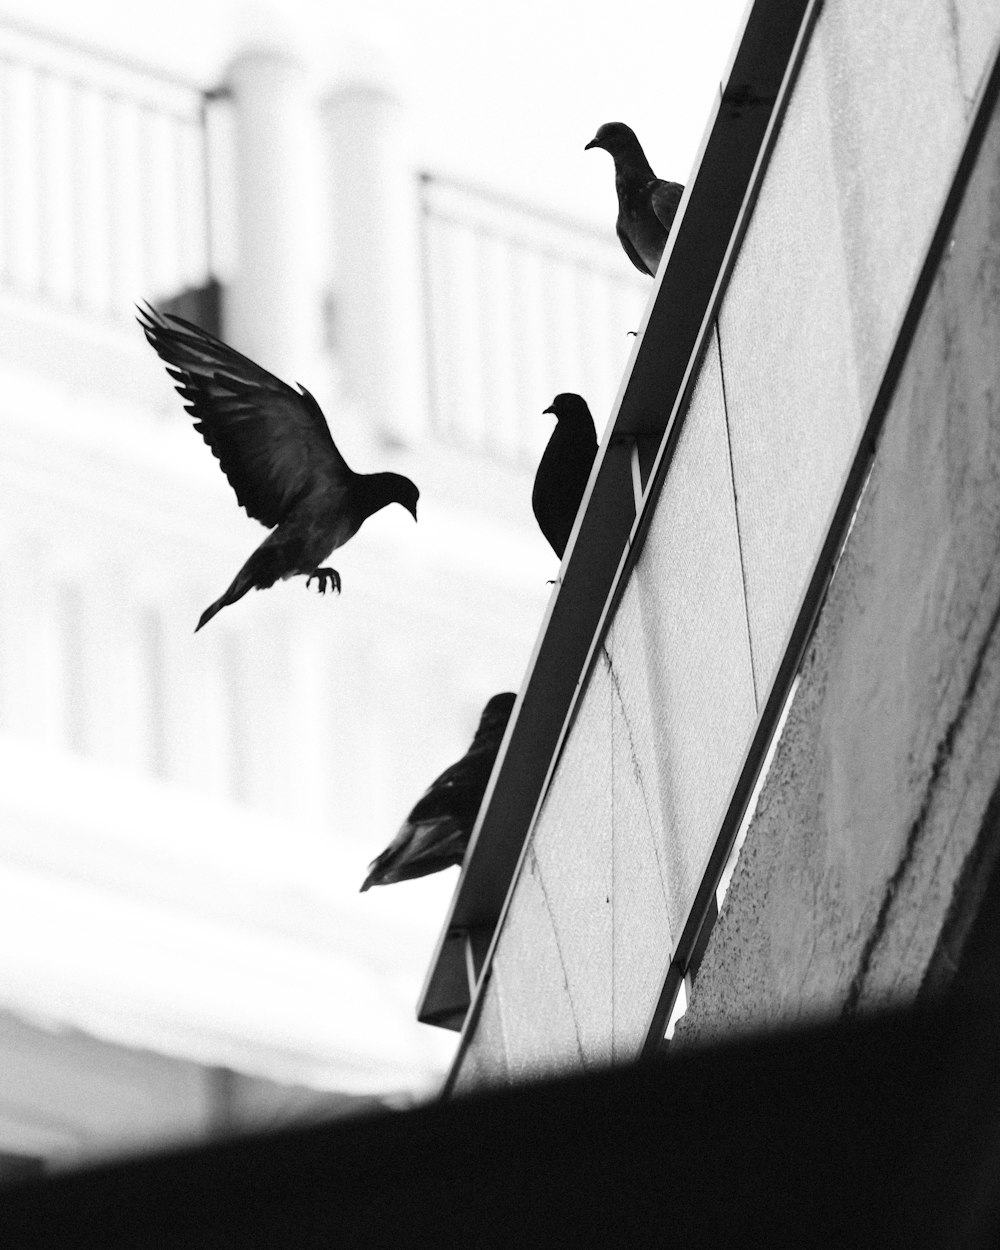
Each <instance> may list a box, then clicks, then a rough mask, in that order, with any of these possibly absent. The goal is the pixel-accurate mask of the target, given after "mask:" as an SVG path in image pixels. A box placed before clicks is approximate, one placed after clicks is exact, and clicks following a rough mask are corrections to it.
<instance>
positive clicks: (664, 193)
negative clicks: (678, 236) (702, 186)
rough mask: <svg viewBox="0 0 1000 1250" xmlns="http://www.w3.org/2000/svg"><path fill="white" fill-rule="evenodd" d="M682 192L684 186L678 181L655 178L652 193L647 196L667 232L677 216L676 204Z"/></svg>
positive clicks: (678, 202)
mask: <svg viewBox="0 0 1000 1250" xmlns="http://www.w3.org/2000/svg"><path fill="white" fill-rule="evenodd" d="M683 194H684V188H683V187H682V186H681V184H680V183H679V182H667V181H666V180H665V179H664V178H657V180H656V185H655V186H654V187H653V193H652V195H651V196H650V197H649V202H650V205H651V206H652V209H653V212H654V213H655V214H656V216H657V218H658V219H659V222H660V224H661V225H662V226H663V228H664V230H666V231H667V232H668V233H669V232H670V227H671V226H672V225H673V221H674V218H675V217H676V216H677V206H678V205H679V204H680V202H681V196H682V195H683Z"/></svg>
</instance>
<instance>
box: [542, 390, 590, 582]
mask: <svg viewBox="0 0 1000 1250" xmlns="http://www.w3.org/2000/svg"><path fill="white" fill-rule="evenodd" d="M545 411H546V412H551V413H552V414H553V416H554V417H555V419H556V428H555V429H554V430H553V431H552V436H551V437H550V439H549V442H548V446H547V447H546V448H545V450H544V451H543V452H542V458H541V460H539V462H538V469H537V470H536V472H535V485H534V489H533V490H532V492H531V510H532V511H533V512H534V514H535V520H536V521H537V522H538V526H539V529H541V531H542V533H543V534H544V535H545V537H546V538H547V539H548V541H549V545H550V546H551V548H552V550H553V551H554V552H555V553H556V555H557V556H558V557H559V559H560V560H561V559H562V558H563V553H564V552H565V550H566V544H567V543H568V542H569V536H570V534H571V533H572V531H573V522H574V521H575V520H576V514H577V512H579V510H580V501H581V500H582V499H583V492H584V491H585V490H586V489H587V481H588V480H589V478H590V470H591V469H592V468H593V465H594V457H595V456H596V455H597V433H596V431H595V430H594V418H593V417H592V416H591V415H590V409H589V408H588V407H587V404H586V401H585V400H584V399H582V398H581V397H580V396H579V395H572V394H564V395H557V396H556V397H555V399H554V400H553V401H552V403H551V404H550V405H549V406H548V408H546V409H545Z"/></svg>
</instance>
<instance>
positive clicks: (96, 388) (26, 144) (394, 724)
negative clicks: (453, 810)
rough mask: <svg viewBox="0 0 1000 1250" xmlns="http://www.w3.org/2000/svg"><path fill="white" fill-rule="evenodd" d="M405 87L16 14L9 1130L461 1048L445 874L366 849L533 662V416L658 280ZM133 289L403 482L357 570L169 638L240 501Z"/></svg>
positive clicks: (8, 81)
mask: <svg viewBox="0 0 1000 1250" xmlns="http://www.w3.org/2000/svg"><path fill="white" fill-rule="evenodd" d="M406 124H407V117H406V113H405V109H404V106H403V104H402V103H401V101H400V100H399V99H398V98H397V96H396V95H395V94H394V92H393V90H392V88H391V86H387V85H386V83H384V82H373V81H364V80H361V81H353V80H352V81H348V80H342V81H339V82H337V83H333V84H330V83H327V84H323V86H322V89H317V85H316V83H315V80H314V79H313V78H311V77H310V75H309V73H308V72H307V71H306V69H305V67H304V66H303V65H302V64H301V63H300V62H299V61H298V60H297V59H296V57H295V56H294V55H292V54H290V53H289V52H288V51H286V50H274V49H269V48H266V47H256V48H251V49H247V50H243V51H242V52H241V53H240V54H239V55H237V56H235V58H234V60H233V61H232V63H231V65H230V67H229V69H228V72H227V73H226V74H225V76H224V86H223V88H222V90H221V91H219V92H213V93H211V96H210V97H206V96H204V95H203V94H202V91H201V90H200V89H199V87H198V86H196V85H192V84H187V83H178V82H175V81H168V80H165V79H163V78H161V77H158V76H157V75H156V74H154V73H149V72H146V71H145V70H140V69H137V68H135V67H126V66H123V65H121V64H119V63H115V62H112V61H109V60H106V59H104V58H102V57H101V56H100V55H96V54H94V53H92V52H88V51H86V50H82V49H78V48H75V47H70V46H67V45H62V44H58V43H54V42H52V41H50V40H43V39H41V38H37V37H35V36H33V35H31V34H29V33H27V32H24V31H20V30H16V29H9V28H4V29H2V31H0V438H2V444H3V455H2V456H0V934H2V936H0V1159H2V1157H3V1156H6V1158H7V1160H8V1163H9V1164H10V1166H11V1167H13V1166H15V1165H16V1163H17V1161H18V1160H28V1161H30V1160H44V1161H47V1160H53V1159H57V1158H58V1159H74V1158H79V1157H81V1156H83V1155H89V1154H93V1153H96V1152H101V1151H106V1150H114V1149H121V1148H123V1147H124V1146H134V1145H136V1144H138V1143H148V1142H155V1141H159V1140H163V1139H164V1138H165V1137H167V1136H177V1135H180V1136H191V1135H198V1134H202V1133H204V1132H208V1131H216V1130H219V1129H221V1130H223V1131H224V1130H226V1129H227V1128H234V1127H238V1126H239V1125H240V1124H245V1123H253V1124H259V1123H264V1122H270V1121H272V1120H274V1119H275V1118H279V1119H280V1118H281V1117H283V1116H284V1117H286V1118H287V1117H288V1116H294V1115H299V1114H302V1113H305V1112H306V1111H308V1112H310V1113H317V1112H318V1113H321V1114H322V1113H327V1112H329V1111H333V1110H336V1109H338V1108H340V1107H341V1106H342V1105H344V1104H345V1103H347V1102H349V1101H350V1099H349V1096H351V1095H357V1096H378V1097H385V1096H390V1095H397V1096H398V1095H400V1094H411V1095H412V1094H417V1095H419V1094H420V1093H422V1092H426V1091H428V1090H430V1089H432V1088H433V1087H434V1084H435V1082H436V1081H437V1079H438V1077H439V1075H440V1074H441V1072H442V1071H443V1069H444V1066H445V1064H446V1062H447V1058H448V1055H449V1053H450V1051H451V1049H452V1039H451V1038H450V1037H448V1036H446V1035H444V1034H442V1033H441V1032H440V1031H439V1030H435V1029H428V1028H424V1027H422V1026H420V1025H418V1024H416V1023H415V1021H414V1003H415V1000H416V997H417V993H418V990H419V986H420V982H421V979H422V975H423V971H424V969H425V967H426V964H427V961H428V958H429V955H430V952H431V949H432V947H433V943H434V939H435V936H436V934H437V931H438V928H439V926H440V923H441V919H442V916H443V914H444V911H445V907H446V903H447V899H448V897H449V894H450V891H451V889H452V887H453V884H454V875H453V874H451V873H448V874H443V875H442V876H440V877H437V878H430V879H427V880H425V881H422V882H415V883H412V884H407V885H402V886H397V887H392V888H390V889H387V890H375V891H372V892H371V893H369V894H366V895H364V896H360V895H359V894H358V893H357V891H358V886H359V884H360V882H361V880H362V878H363V876H364V871H365V867H366V865H367V863H368V861H369V860H370V859H371V858H372V857H373V856H374V855H375V854H377V853H378V851H380V850H381V849H382V847H383V846H384V845H385V843H386V842H387V840H388V839H389V838H390V837H391V835H392V833H393V832H394V830H395V828H396V826H397V825H398V823H399V821H400V819H401V818H402V816H403V815H404V814H405V812H406V811H407V809H408V808H409V806H410V805H411V804H412V803H413V801H414V800H415V799H416V797H417V796H418V795H419V793H420V792H421V791H422V789H423V788H424V787H425V786H426V785H427V784H428V782H429V781H430V780H431V778H432V777H433V776H434V775H436V773H437V772H438V771H440V769H441V768H442V767H443V766H444V765H446V764H448V763H450V762H451V760H453V759H454V758H455V757H456V756H457V755H458V754H460V753H461V751H462V750H464V747H465V745H466V743H467V740H468V738H469V737H470V736H471V732H472V729H473V728H474V725H475V723H476V720H477V718H478V714H479V711H480V709H481V706H482V705H483V703H485V701H486V699H487V698H488V697H489V696H490V695H492V694H494V693H495V692H496V691H498V690H502V689H516V688H517V687H518V685H519V683H520V680H521V676H522V673H523V672H524V669H525V665H526V662H527V659H528V654H529V650H530V647H531V645H532V642H533V640H534V636H535V633H536V630H537V626H538V622H539V620H540V618H541V614H542V611H543V608H544V604H545V600H546V596H547V594H548V593H549V591H548V588H547V587H546V584H545V582H546V579H547V578H551V577H554V576H555V572H556V569H555V563H554V558H553V557H552V555H551V552H550V551H549V550H548V548H547V546H546V545H545V543H544V540H543V539H542V538H541V536H540V535H539V534H538V532H537V530H536V528H535V526H534V523H533V519H532V517H531V510H530V488H531V478H532V473H533V466H534V463H535V460H536V458H537V456H538V454H539V453H540V450H541V447H542V446H543V445H544V442H545V439H546V438H547V437H548V433H549V429H550V427H549V424H548V422H549V418H547V417H543V416H542V415H541V412H542V409H543V408H544V407H545V406H546V405H547V404H548V403H549V402H550V400H551V398H552V396H553V394H555V393H556V392H557V391H560V390H578V391H580V392H581V393H583V394H584V395H586V396H587V397H588V399H589V400H590V401H591V406H592V409H593V411H594V414H595V418H596V420H597V422H598V425H599V427H600V426H602V425H603V423H604V421H605V419H606V417H607V414H608V412H609V410H610V406H611V402H612V400H613V397H614V393H615V390H616V388H617V384H618V379H619V377H620V375H621V372H622V369H623V367H624V365H625V362H626V359H627V356H628V352H629V349H630V346H631V344H632V342H633V340H631V339H629V338H627V337H626V331H627V330H630V329H634V328H636V327H637V326H638V324H639V319H640V317H641V312H642V308H643V305H644V302H645V300H646V297H647V296H648V294H649V293H650V291H651V289H652V287H651V284H649V283H648V282H643V281H642V280H641V279H640V278H639V277H638V276H637V275H634V274H633V273H631V271H630V268H629V267H628V265H627V262H626V261H625V259H624V257H623V256H622V255H621V254H620V252H619V250H618V245H617V243H616V241H615V240H614V238H613V236H612V235H611V233H610V231H609V232H608V235H607V237H604V236H595V235H594V234H593V233H592V232H591V231H590V230H589V229H587V228H584V227H580V226H578V225H576V224H574V223H571V222H563V221H559V220H555V219H552V218H551V217H548V216H545V215H541V214H537V213H534V212H533V211H531V210H530V209H528V208H525V207H524V206H521V205H517V204H511V203H508V202H505V201H503V200H501V199H499V198H495V197H493V196H491V195H489V194H484V193H481V192H479V191H477V190H475V189H470V188H465V187H462V186H459V185H455V184H452V183H449V182H446V181H443V180H438V179H435V178H434V177H433V176H431V175H428V174H419V173H418V171H415V170H414V169H413V168H412V167H411V165H410V163H409V161H408V158H407V144H406ZM220 292H221V302H220V300H219V299H218V298H216V297H217V296H218V294H219V293H220ZM184 293H186V294H184ZM177 297H182V298H181V299H180V300H178V299H177ZM140 298H148V299H150V300H152V301H157V302H159V303H160V305H161V306H163V304H164V302H165V301H168V302H169V301H171V300H175V301H177V302H175V303H174V304H173V307H175V308H177V309H178V310H179V311H184V312H185V314H186V315H190V316H192V317H193V318H194V319H196V320H197V319H199V318H201V319H202V320H203V321H204V323H205V324H206V325H208V326H209V328H212V327H213V325H215V326H219V327H221V330H222V333H223V334H224V335H225V336H226V337H227V338H228V339H229V340H230V341H232V342H233V343H234V344H235V345H236V346H237V347H239V348H241V349H242V350H244V351H246V352H247V353H249V354H250V355H252V356H254V357H255V358H256V359H258V360H259V361H260V362H261V363H262V364H264V365H265V366H267V367H269V368H271V369H273V370H274V371H275V372H277V373H279V374H280V375H281V376H283V377H285V378H286V379H287V380H288V381H297V380H300V381H302V382H304V383H305V384H306V385H307V386H308V387H309V389H310V390H311V391H312V392H313V393H314V394H315V395H316V397H317V398H318V399H319V401H320V403H321V404H322V406H323V408H324V410H325V412H326V413H327V415H328V417H329V419H330V423H331V426H332V428H333V430H334V433H335V436H336V437H337V439H338V442H339V444H340V446H341V448H342V450H343V451H344V453H345V455H346V457H347V459H348V461H349V462H350V463H351V464H353V465H354V466H355V467H357V468H358V469H361V470H373V469H375V468H391V469H395V470H398V471H400V472H404V473H406V474H408V475H409V476H411V477H413V478H414V480H415V481H416V482H417V483H418V484H419V486H420V488H421V492H422V495H421V502H420V508H419V512H420V523H419V525H418V526H417V527H414V526H413V523H412V522H411V521H410V519H409V518H408V517H407V516H406V514H405V513H404V512H402V510H400V509H387V510H385V511H384V512H382V513H380V514H378V516H376V517H374V518H373V519H372V520H371V521H369V522H368V523H367V525H366V527H365V529H364V531H363V532H362V534H361V535H360V536H358V538H356V539H355V540H354V541H353V542H352V543H351V544H350V546H349V547H348V548H347V549H346V550H344V551H342V552H338V553H337V558H336V559H335V561H334V563H335V564H336V567H337V568H338V569H339V570H340V572H341V574H342V576H343V581H344V593H343V595H342V596H341V597H340V598H333V597H331V596H329V595H328V596H326V597H325V598H321V597H319V596H317V595H309V594H307V593H306V591H305V590H304V588H303V584H302V582H301V581H297V582H294V583H291V584H285V585H282V586H279V587H276V588H274V589H273V590H271V591H268V592H266V593H265V594H260V595H252V596H249V597H248V598H247V599H245V600H243V601H242V602H241V603H239V604H238V605H236V606H234V607H232V608H230V609H228V610H227V611H226V612H224V613H223V614H222V615H221V616H219V617H218V618H217V619H216V620H215V621H213V622H212V623H211V625H210V626H209V627H208V628H207V629H206V630H205V631H204V632H202V633H199V634H198V635H197V637H196V636H194V634H193V632H192V631H193V627H194V624H195V622H196V620H197V618H198V615H199V613H200V611H201V610H202V608H204V607H205V605H206V604H207V603H208V602H210V601H211V600H212V599H213V598H215V597H216V596H217V595H218V594H219V593H220V592H221V590H222V589H223V588H224V587H225V586H226V585H227V584H228V582H229V580H230V579H231V578H232V576H233V574H234V573H235V571H236V569H237V568H238V567H239V565H240V563H241V562H242V561H243V560H244V559H245V558H246V556H247V555H248V554H249V552H250V551H251V550H252V548H253V547H254V546H255V545H256V544H257V543H258V542H259V541H260V539H261V537H262V531H261V530H260V528H259V527H258V526H257V525H256V524H255V523H252V522H250V521H249V520H248V519H247V518H246V517H245V516H244V515H243V514H242V513H241V512H240V511H239V509H238V507H237V506H236V503H235V499H234V496H233V493H232V491H231V490H230V488H229V486H228V484H227V483H226V482H225V480H224V478H223V476H222V474H221V473H220V471H219V469H218V466H217V464H216V463H215V462H214V461H213V459H212V457H211V455H210V454H209V452H208V449H207V448H206V447H205V446H204V445H203V444H202V442H201V440H200V439H199V437H198V435H197V434H196V433H195V432H194V431H193V430H192V429H191V428H189V427H190V425H191V423H190V421H189V420H188V418H187V417H186V416H185V414H184V413H183V412H182V410H181V403H180V400H179V398H178V397H177V396H176V394H175V393H174V392H173V390H172V388H171V387H170V385H169V380H168V378H167V377H166V375H165V373H164V370H163V368H162V365H161V364H160V362H159V361H158V360H157V359H156V357H155V356H154V354H153V353H152V352H151V351H150V350H149V348H148V347H147V345H146V344H145V342H144V340H143V337H142V335H141V333H140V331H139V329H138V327H137V326H136V325H135V323H134V321H133V308H132V305H133V304H134V302H135V301H136V300H137V299H140ZM220 305H221V318H220V317H219V311H220ZM167 306H170V304H169V303H168V304H167ZM294 1087H297V1088H294ZM310 1091H314V1092H310ZM320 1091H322V1092H320ZM25 1166H31V1164H30V1163H27V1164H26V1165H25Z"/></svg>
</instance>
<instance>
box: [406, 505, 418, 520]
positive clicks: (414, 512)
mask: <svg viewBox="0 0 1000 1250" xmlns="http://www.w3.org/2000/svg"><path fill="white" fill-rule="evenodd" d="M406 510H407V512H409V514H410V516H411V517H413V519H414V521H415V520H416V519H417V505H416V504H414V505H413V507H412V508H407V509H406Z"/></svg>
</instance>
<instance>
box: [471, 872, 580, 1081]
mask: <svg viewBox="0 0 1000 1250" xmlns="http://www.w3.org/2000/svg"><path fill="white" fill-rule="evenodd" d="M486 993H487V994H489V995H495V996H497V999H498V1006H499V1010H500V1014H501V1017H502V1023H503V1037H504V1040H505V1044H506V1049H507V1070H508V1073H509V1076H510V1079H511V1080H513V1081H521V1080H526V1079H529V1078H531V1077H533V1076H537V1075H540V1074H544V1073H547V1072H552V1071H567V1070H571V1069H573V1068H574V1067H582V1066H583V1063H584V1059H583V1047H582V1044H581V1041H580V1033H579V1029H578V1026H577V1021H576V1017H575V1015H574V1013H573V1004H572V1002H571V1000H570V996H569V989H568V986H567V978H566V972H565V968H564V965H563V959H562V954H561V952H560V949H559V941H558V938H557V937H556V931H555V928H554V927H553V924H552V916H551V913H550V911H549V905H548V902H547V900H546V897H545V888H544V886H543V884H542V881H541V874H540V871H539V868H538V861H537V860H536V859H535V856H534V853H533V852H532V851H531V850H529V851H528V854H527V856H526V857H525V859H524V863H523V868H522V871H521V873H520V875H519V877H518V879H517V886H516V888H515V890H514V894H513V897H512V898H511V902H510V908H509V909H508V912H507V915H506V919H505V921H504V925H503V928H502V930H501V932H500V937H499V940H498V942H497V947H496V951H495V953H494V956H493V963H492V968H491V975H490V981H489V984H488V985H487V987H486ZM496 1045H497V1043H496V1042H493V1043H492V1044H491V1049H493V1048H495V1047H496Z"/></svg>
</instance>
